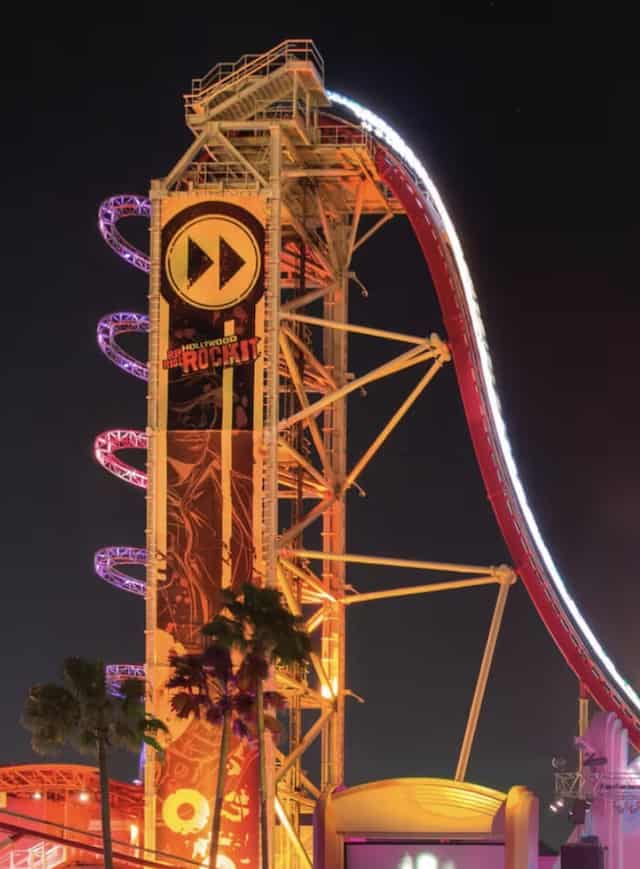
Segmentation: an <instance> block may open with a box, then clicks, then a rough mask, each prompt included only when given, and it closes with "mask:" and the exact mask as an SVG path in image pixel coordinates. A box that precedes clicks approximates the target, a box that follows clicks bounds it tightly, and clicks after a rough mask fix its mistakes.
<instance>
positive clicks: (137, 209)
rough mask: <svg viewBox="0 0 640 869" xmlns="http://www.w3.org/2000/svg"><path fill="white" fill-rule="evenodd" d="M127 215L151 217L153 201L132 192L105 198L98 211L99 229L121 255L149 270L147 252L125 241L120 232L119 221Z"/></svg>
mask: <svg viewBox="0 0 640 869" xmlns="http://www.w3.org/2000/svg"><path fill="white" fill-rule="evenodd" d="M126 217H146V218H150V217H151V203H150V202H149V200H148V199H147V198H146V197H144V196H136V195H134V194H132V193H123V194H121V195H120V196H112V197H110V198H109V199H105V201H104V202H103V203H102V204H101V205H100V210H99V211H98V229H99V230H100V234H101V235H102V237H103V239H104V240H105V241H106V243H107V244H108V245H109V247H110V248H111V249H112V250H114V251H115V252H116V253H117V254H118V256H119V257H122V259H123V260H124V261H125V262H128V263H129V265H132V266H134V267H135V268H137V269H140V271H142V272H148V271H149V257H148V256H147V254H145V253H143V252H142V251H141V250H138V248H137V247H135V246H134V245H132V244H130V243H129V242H128V241H125V239H124V238H123V236H122V235H120V233H119V232H118V229H117V224H118V221H120V220H123V219H124V218H126Z"/></svg>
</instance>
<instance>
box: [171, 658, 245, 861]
mask: <svg viewBox="0 0 640 869" xmlns="http://www.w3.org/2000/svg"><path fill="white" fill-rule="evenodd" d="M169 663H170V665H171V668H172V670H173V675H172V676H171V678H170V679H169V680H168V682H167V688H169V689H171V690H174V691H176V693H175V694H174V695H173V696H172V698H171V706H172V708H173V710H174V712H175V713H176V715H177V716H178V718H188V717H189V716H191V715H193V716H194V717H195V718H204V719H205V720H206V721H208V722H209V723H210V724H222V736H221V739H220V759H219V763H218V779H217V782H216V796H215V802H214V809H213V818H212V821H211V850H210V856H209V866H210V867H211V869H215V866H216V865H217V860H218V848H219V844H220V825H221V821H222V805H223V801H224V786H225V781H226V767H227V757H228V754H229V738H230V735H231V731H232V730H233V732H234V733H235V734H236V736H238V737H240V738H241V739H243V738H247V737H248V736H249V727H248V726H247V722H248V721H249V720H250V719H251V718H252V716H253V709H254V706H255V698H254V696H253V694H252V693H250V692H247V691H243V690H242V689H241V688H240V687H239V685H238V680H237V677H236V675H235V674H234V668H233V662H232V660H231V651H230V649H229V648H227V647H226V646H223V645H222V644H220V643H215V642H214V643H212V644H211V645H209V646H208V647H207V648H206V649H205V650H204V651H203V652H201V653H199V654H186V655H172V656H171V657H170V659H169Z"/></svg>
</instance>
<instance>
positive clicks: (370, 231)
mask: <svg viewBox="0 0 640 869" xmlns="http://www.w3.org/2000/svg"><path fill="white" fill-rule="evenodd" d="M393 216H394V215H393V212H391V211H390V212H388V213H387V214H385V215H384V216H383V217H381V218H380V220H378V221H377V222H376V223H374V224H373V226H372V227H371V228H370V229H368V230H367V231H366V232H364V233H363V234H362V235H361V236H360V238H359V239H358V240H357V241H356V243H355V244H354V245H353V250H352V253H355V252H356V251H357V250H358V248H359V247H361V246H362V245H363V244H364V243H365V241H369V239H370V238H371V236H372V235H374V234H375V233H376V232H377V231H378V230H379V229H381V228H382V226H384V224H385V223H388V221H390V220H391V218H392V217H393Z"/></svg>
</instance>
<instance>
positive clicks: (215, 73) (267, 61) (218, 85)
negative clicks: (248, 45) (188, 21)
mask: <svg viewBox="0 0 640 869" xmlns="http://www.w3.org/2000/svg"><path fill="white" fill-rule="evenodd" d="M290 60H311V61H312V62H313V64H314V66H315V67H316V68H317V70H318V72H319V74H320V78H321V80H322V81H324V60H323V59H322V55H321V54H320V52H319V51H318V49H317V48H316V46H315V44H314V42H313V40H311V39H285V40H284V41H283V42H281V43H280V44H279V45H276V46H275V48H272V49H271V50H270V51H267V52H265V53H264V54H243V55H242V57H241V58H239V60H237V61H235V62H234V63H218V64H216V65H215V66H214V67H213V69H211V70H210V71H209V72H208V73H207V74H206V75H205V76H203V77H202V78H194V79H192V81H191V93H190V94H185V97H184V98H185V103H186V105H187V107H189V106H191V105H193V103H195V102H198V101H199V100H201V99H203V98H204V97H205V96H212V93H213V92H214V91H216V90H219V91H221V90H225V89H226V88H229V87H230V86H231V85H234V84H237V83H238V82H240V81H242V80H243V79H244V78H247V77H249V76H253V75H256V74H257V73H260V72H262V73H263V74H265V75H268V74H269V73H270V72H272V71H273V70H274V69H277V68H279V67H280V66H283V65H284V64H285V63H287V62H288V61H290Z"/></svg>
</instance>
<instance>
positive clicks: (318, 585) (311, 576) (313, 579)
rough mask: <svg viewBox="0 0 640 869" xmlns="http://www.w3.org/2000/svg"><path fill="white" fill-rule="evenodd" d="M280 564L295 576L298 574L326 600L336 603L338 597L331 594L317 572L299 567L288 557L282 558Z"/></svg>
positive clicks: (292, 552)
mask: <svg viewBox="0 0 640 869" xmlns="http://www.w3.org/2000/svg"><path fill="white" fill-rule="evenodd" d="M297 551H298V550H291V553H290V554H294V553H295V552H297ZM280 564H281V565H282V566H283V567H285V568H286V569H287V570H288V571H290V572H291V573H293V575H294V576H297V577H298V579H301V580H302V581H303V582H304V583H306V584H307V585H309V586H310V587H311V588H312V589H313V590H314V591H316V592H317V593H318V594H319V595H320V596H321V597H322V598H324V599H326V600H330V601H331V602H332V603H335V601H336V598H335V597H334V596H333V595H332V594H331V592H330V591H329V590H328V589H327V588H326V587H325V585H324V583H323V582H322V581H321V580H319V579H318V577H317V576H316V575H315V573H311V571H309V570H304V569H303V568H301V567H298V565H297V564H294V563H293V561H289V559H287V558H281V559H280Z"/></svg>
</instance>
